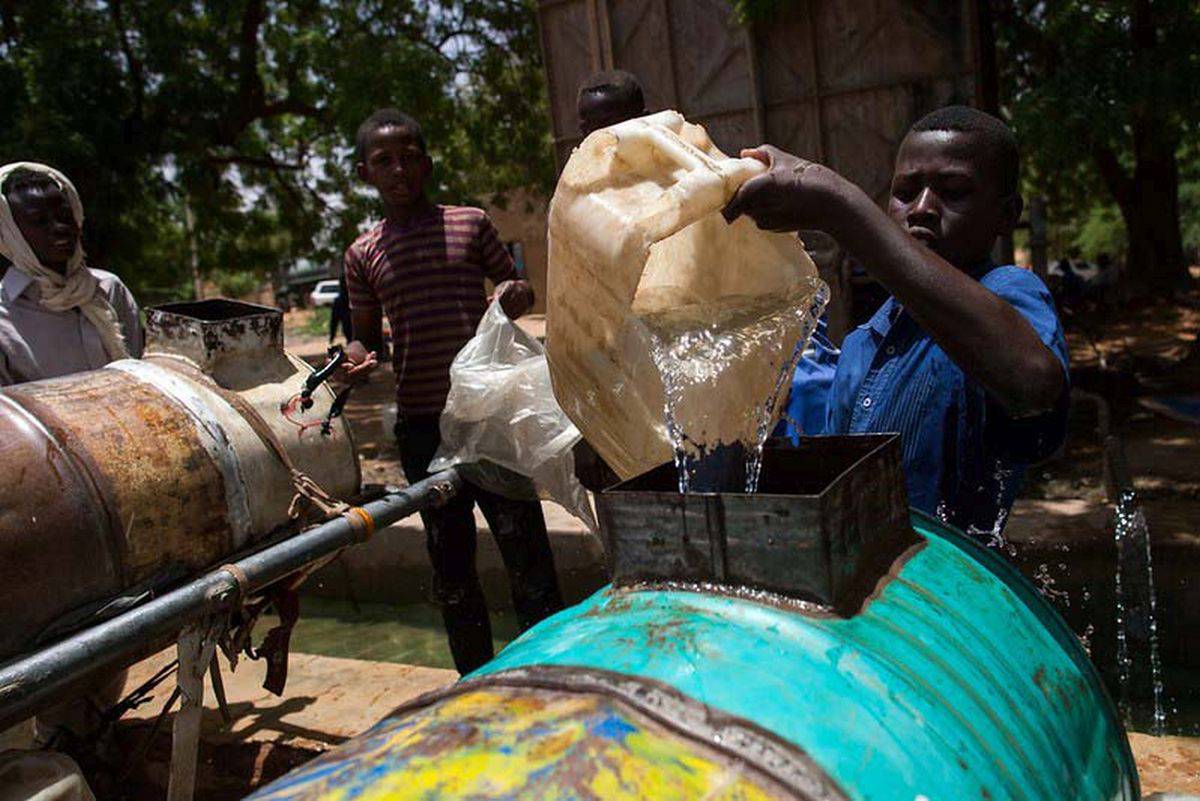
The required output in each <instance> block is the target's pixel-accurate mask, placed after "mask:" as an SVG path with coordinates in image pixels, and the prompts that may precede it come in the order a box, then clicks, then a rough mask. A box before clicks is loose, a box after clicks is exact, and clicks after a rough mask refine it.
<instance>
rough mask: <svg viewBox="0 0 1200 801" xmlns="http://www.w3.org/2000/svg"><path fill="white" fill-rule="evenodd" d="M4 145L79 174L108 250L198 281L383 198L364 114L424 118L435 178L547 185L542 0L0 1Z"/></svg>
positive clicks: (357, 214)
mask: <svg viewBox="0 0 1200 801" xmlns="http://www.w3.org/2000/svg"><path fill="white" fill-rule="evenodd" d="M0 96H3V97H4V98H5V101H6V102H5V113H4V115H3V117H2V118H0V162H6V161H11V160H16V159H25V160H39V161H46V162H49V163H51V164H54V165H56V166H58V167H60V168H61V169H63V170H64V171H65V172H66V173H67V174H68V175H70V176H71V178H72V180H74V181H75V182H76V184H77V185H78V187H79V189H80V192H81V194H82V196H83V198H84V204H85V212H86V213H87V216H88V220H87V226H86V245H87V248H88V251H89V254H90V255H91V257H92V260H93V262H94V263H96V264H98V265H103V266H108V267H110V268H111V269H114V270H115V271H117V272H119V273H120V274H122V275H123V276H124V277H125V278H126V279H127V280H129V282H130V283H131V284H132V285H133V286H134V287H135V288H142V289H145V290H146V291H150V290H152V289H153V290H156V291H158V292H173V291H175V290H177V289H184V291H186V289H185V288H186V286H187V285H188V280H189V279H188V275H189V271H188V267H187V265H188V264H189V252H190V251H189V242H188V237H187V233H186V230H185V227H184V222H183V221H184V215H183V209H184V202H185V199H186V202H187V204H188V205H190V207H191V209H192V211H193V213H194V220H195V225H194V233H195V242H196V246H197V250H198V252H199V255H200V261H201V268H202V271H203V272H204V273H206V274H210V273H214V272H216V271H222V274H228V275H232V274H236V273H240V272H254V273H258V274H269V273H272V272H274V271H276V270H277V269H279V268H281V267H283V266H286V265H287V264H290V263H292V262H293V261H294V260H296V259H297V258H299V257H301V256H310V257H313V258H316V259H323V260H327V259H330V258H335V257H336V255H337V254H339V253H340V252H341V251H342V250H343V249H344V247H345V245H346V244H347V243H348V242H349V240H350V239H351V238H352V237H353V236H354V235H355V233H356V232H357V230H358V227H359V225H360V224H361V222H362V221H363V220H364V219H366V218H368V217H370V216H372V215H377V214H378V210H377V209H376V207H375V205H374V201H373V199H372V198H371V197H370V196H369V195H368V194H366V193H365V192H363V191H362V189H361V187H359V186H358V185H357V184H356V182H355V179H354V175H353V164H352V163H351V162H352V155H351V148H352V144H353V136H354V132H355V130H356V128H357V126H358V124H359V123H360V122H361V121H362V119H363V118H365V117H366V116H367V115H368V114H370V112H371V111H373V110H374V109H376V108H378V107H381V106H386V105H395V106H399V107H401V108H403V109H404V110H405V111H407V112H408V113H410V114H412V115H413V116H415V117H417V119H419V120H420V121H421V122H422V124H423V125H424V127H425V129H426V134H427V138H428V141H429V144H430V149H431V152H432V154H433V156H434V158H435V162H436V173H435V186H433V187H431V189H432V194H433V195H434V196H435V197H436V198H439V199H443V200H453V201H456V202H471V201H475V202H478V201H480V200H483V199H487V198H488V197H489V196H490V195H492V194H494V193H497V192H502V191H504V190H507V189H511V188H515V187H518V186H531V187H534V188H536V189H540V190H544V191H548V190H549V188H550V187H552V185H553V180H554V163H553V156H552V151H551V145H550V134H549V114H548V112H547V110H546V107H545V103H546V101H545V91H544V87H543V79H542V68H541V60H540V48H539V46H538V39H537V23H536V16H535V13H534V4H533V0H435V2H423V1H422V0H344V1H341V2H335V0H290V1H289V0H191V1H190V2H182V3H181V2H176V1H175V0H64V2H60V3H19V4H18V3H3V4H0Z"/></svg>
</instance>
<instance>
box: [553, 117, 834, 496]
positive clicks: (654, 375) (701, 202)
mask: <svg viewBox="0 0 1200 801" xmlns="http://www.w3.org/2000/svg"><path fill="white" fill-rule="evenodd" d="M764 170H765V167H764V166H763V164H762V163H761V162H759V161H756V160H754V159H733V158H729V157H727V156H726V155H724V154H723V153H721V151H720V150H718V149H717V148H716V146H714V145H713V143H712V141H711V140H710V139H709V138H708V134H707V133H706V132H705V131H704V129H703V128H702V127H700V126H698V125H692V124H689V123H688V122H686V121H685V120H684V118H683V117H682V116H681V115H680V114H679V113H677V112H674V111H663V112H659V113H657V114H652V115H650V116H647V117H642V118H639V119H634V120H628V121H626V122H623V123H620V124H618V125H614V126H611V127H609V128H604V129H601V130H598V131H595V132H593V133H592V134H591V135H589V136H588V137H587V138H586V139H584V141H583V142H582V143H581V144H580V146H579V147H578V148H577V149H576V150H575V152H574V153H573V154H572V155H571V158H570V160H569V161H568V162H567V165H566V167H565V168H564V169H563V172H562V176H561V177H560V178H559V181H558V187H557V189H556V191H555V193H554V198H553V199H552V201H551V204H550V231H549V239H550V265H549V276H548V293H547V294H548V301H547V331H546V348H547V358H548V360H549V365H550V374H551V378H552V381H553V385H554V394H555V397H556V398H557V399H558V402H559V404H560V405H561V406H562V408H563V410H564V411H565V412H566V413H567V415H568V416H569V417H570V418H571V420H572V421H573V422H574V423H575V425H576V426H578V427H579V429H580V431H581V432H582V433H583V435H584V437H585V438H586V439H587V440H588V442H589V443H590V444H591V445H592V447H593V448H595V449H596V451H597V453H599V454H600V456H601V457H603V458H604V460H605V461H606V462H608V464H609V465H610V466H611V467H612V468H613V469H614V470H615V471H616V472H617V474H618V475H620V476H621V477H622V478H630V477H632V476H634V475H638V474H639V473H642V472H644V471H646V470H648V469H650V468H652V467H655V466H657V465H659V464H662V463H663V462H665V461H668V460H670V459H671V458H672V457H673V455H674V451H675V450H676V448H675V447H674V446H673V445H672V441H674V442H675V443H676V444H678V437H674V438H672V437H668V431H667V426H666V424H665V419H666V417H665V411H666V409H665V401H666V394H665V393H664V384H663V377H662V375H661V374H660V371H659V366H661V364H662V360H661V358H660V360H659V363H658V364H656V362H655V359H654V358H653V357H652V355H651V352H652V350H655V348H656V346H657V350H656V351H655V352H656V353H657V354H658V355H659V356H660V357H661V355H662V353H663V352H664V350H671V349H672V346H675V347H674V350H673V351H672V352H675V353H676V356H678V357H679V358H680V359H682V360H683V361H684V362H687V360H688V359H689V358H692V359H693V361H692V362H691V363H686V364H683V365H682V366H683V368H684V369H683V370H682V371H681V373H680V374H679V375H682V376H683V377H684V380H682V381H678V380H676V381H674V382H673V388H672V401H673V402H672V411H673V417H674V421H675V422H677V423H680V424H681V425H682V426H683V429H684V431H683V433H684V434H685V435H686V438H687V440H688V442H689V443H690V444H691V445H700V446H713V445H716V444H719V443H733V442H738V441H740V442H746V443H750V444H753V443H754V442H755V440H756V439H761V436H762V434H763V430H764V426H765V427H766V429H767V430H769V429H770V427H772V426H773V425H774V423H775V421H776V420H777V419H778V416H779V408H778V406H779V404H765V402H766V401H767V400H768V399H770V398H772V397H775V396H777V395H778V392H779V390H780V388H781V370H786V369H787V365H788V364H790V363H791V361H792V358H793V355H794V353H795V352H796V347H797V346H798V345H799V346H803V344H804V343H803V342H801V341H800V340H801V339H804V340H805V341H806V340H807V336H808V335H809V334H810V333H811V326H812V323H813V320H814V318H815V316H816V314H819V307H818V308H815V309H814V307H813V304H814V298H817V297H818V296H820V297H823V294H821V293H822V292H823V289H824V285H823V284H822V283H821V282H820V280H819V279H817V277H816V275H817V272H816V268H815V267H814V266H813V263H812V261H811V260H810V259H809V258H808V255H807V254H806V253H805V252H804V250H803V247H802V244H801V242H800V240H799V239H798V238H797V237H796V236H794V235H785V234H773V233H768V232H764V231H761V230H759V229H758V227H757V226H755V224H754V223H753V222H752V221H750V220H749V219H746V218H742V219H739V220H737V221H736V222H734V223H733V224H732V225H730V224H727V223H726V222H725V220H724V218H723V217H722V216H721V214H720V211H721V209H722V208H724V206H725V205H726V203H728V202H729V200H730V199H731V198H732V197H733V195H734V193H735V192H736V191H737V189H738V187H740V186H741V185H742V184H743V183H744V182H745V181H746V180H748V179H749V178H751V177H752V176H754V175H757V174H759V173H761V172H763V171H764ZM817 302H818V303H819V301H817ZM798 309H799V310H800V311H799V312H797V310H798ZM689 334H691V336H689ZM701 341H702V342H703V343H705V347H708V348H709V350H708V351H705V349H704V348H700V349H699V350H697V349H696V348H692V347H691V346H690V345H689V343H692V344H695V343H696V342H701ZM726 342H728V343H729V345H728V346H725V345H724V344H722V343H726ZM714 343H716V345H717V347H716V349H715V350H713V349H712V346H713V344H714ZM705 353H710V354H711V353H717V354H719V358H716V359H706V358H703V356H704V354H705ZM696 354H700V356H701V358H698V359H696V358H693V357H695V356H696ZM678 377H679V376H678V375H677V376H676V378H678ZM764 405H765V406H766V408H765V410H764ZM764 414H765V416H764Z"/></svg>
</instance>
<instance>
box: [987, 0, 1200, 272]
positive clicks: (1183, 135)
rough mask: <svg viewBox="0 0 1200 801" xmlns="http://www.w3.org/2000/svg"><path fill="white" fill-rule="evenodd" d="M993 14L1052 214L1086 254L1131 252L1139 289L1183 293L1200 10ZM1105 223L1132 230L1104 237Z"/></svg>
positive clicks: (1121, 4) (1081, 1)
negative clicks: (1104, 246) (1094, 248)
mask: <svg viewBox="0 0 1200 801" xmlns="http://www.w3.org/2000/svg"><path fill="white" fill-rule="evenodd" d="M989 5H990V7H991V9H992V14H993V17H994V20H995V23H996V40H997V51H998V53H997V55H998V58H997V63H998V65H999V70H1000V77H1001V97H1002V103H1004V104H1005V105H1006V107H1007V110H1008V111H1009V112H1010V114H1011V118H1012V123H1013V126H1014V128H1015V129H1016V131H1017V134H1018V136H1019V138H1020V140H1021V144H1022V150H1023V152H1024V155H1025V158H1026V166H1027V168H1028V169H1027V175H1028V177H1029V180H1028V181H1027V187H1028V189H1029V191H1031V192H1036V193H1039V194H1044V195H1047V196H1048V198H1049V201H1050V208H1051V212H1052V215H1053V216H1054V217H1055V218H1056V219H1057V221H1058V222H1059V224H1060V225H1063V224H1065V227H1066V228H1069V229H1070V230H1072V231H1073V232H1074V235H1075V237H1076V238H1077V239H1080V238H1081V239H1080V243H1082V244H1087V243H1094V242H1098V241H1100V240H1105V239H1106V240H1107V241H1108V243H1109V244H1118V245H1119V244H1120V243H1121V242H1122V241H1124V242H1127V243H1128V260H1129V273H1130V275H1131V276H1132V277H1134V278H1135V279H1137V280H1139V281H1140V282H1142V283H1144V284H1145V285H1147V286H1150V287H1154V288H1162V289H1167V288H1171V287H1173V286H1177V285H1178V284H1179V283H1180V282H1181V281H1182V280H1185V277H1186V262H1185V259H1184V253H1183V246H1182V243H1183V236H1182V231H1183V230H1188V231H1192V230H1194V227H1195V225H1196V223H1195V222H1192V220H1194V219H1195V218H1196V215H1197V213H1198V212H1197V210H1196V208H1195V207H1194V206H1193V205H1183V206H1181V201H1182V202H1183V203H1184V204H1190V203H1191V202H1192V201H1193V200H1194V198H1195V194H1196V188H1194V187H1191V186H1190V185H1189V182H1190V181H1194V180H1196V178H1197V177H1200V176H1196V175H1195V174H1194V173H1195V168H1194V162H1195V156H1196V154H1197V149H1196V145H1197V141H1198V140H1197V133H1198V129H1200V104H1198V103H1196V102H1195V96H1196V86H1197V85H1200V59H1197V58H1196V57H1195V42H1196V41H1197V38H1198V37H1200V4H1197V3H1195V2H1194V0H1098V1H1097V0H1056V2H1045V0H992V2H991V3H990V4H989ZM1181 217H1183V218H1184V219H1185V222H1186V224H1185V226H1184V227H1183V229H1181V226H1180V219H1181ZM1118 221H1119V223H1118ZM1105 224H1110V225H1111V224H1119V225H1121V226H1122V227H1123V228H1124V230H1123V231H1119V232H1117V233H1115V234H1113V235H1111V236H1108V237H1105V236H1103V235H1102V231H1101V230H1100V227H1101V226H1103V225H1105ZM1089 229H1090V230H1089ZM1192 241H1193V242H1195V240H1192Z"/></svg>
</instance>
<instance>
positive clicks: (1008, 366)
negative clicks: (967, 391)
mask: <svg viewBox="0 0 1200 801" xmlns="http://www.w3.org/2000/svg"><path fill="white" fill-rule="evenodd" d="M742 155H743V156H752V157H754V158H758V159H760V160H762V161H764V162H765V163H766V164H767V166H768V167H769V169H768V171H767V172H766V173H763V174H762V175H759V176H756V177H754V178H752V179H750V180H749V181H747V182H746V183H745V184H744V185H743V186H742V188H741V189H740V190H739V191H738V193H737V195H735V196H734V198H733V200H732V201H730V203H729V205H728V206H727V207H726V209H725V217H726V219H728V220H730V221H732V220H734V219H736V218H737V217H739V216H741V215H743V214H744V215H746V216H748V217H750V218H751V219H753V220H754V221H755V222H756V223H758V225H759V227H761V228H764V229H767V230H772V231H796V230H799V229H801V228H816V229H820V230H823V231H826V232H828V233H829V234H831V235H832V236H833V237H834V238H836V239H837V240H838V242H839V243H840V244H841V245H842V247H843V248H845V249H846V250H847V251H848V252H849V253H851V254H852V255H853V256H854V257H855V258H857V259H858V260H859V262H860V263H861V264H862V265H863V267H864V268H865V269H866V270H867V271H868V272H869V273H870V274H871V275H872V276H873V277H874V278H875V279H876V280H878V281H879V282H880V283H881V284H883V286H884V287H885V288H887V290H888V291H889V292H891V293H892V294H893V295H895V297H896V299H897V300H898V301H900V303H902V304H903V305H904V307H905V308H906V309H907V310H908V312H909V313H911V314H912V316H913V318H914V319H915V320H916V321H917V323H918V324H920V325H921V327H922V328H924V329H925V330H926V331H928V332H929V333H930V335H931V336H932V337H933V338H934V340H935V341H936V342H937V343H938V344H939V345H941V346H942V348H943V349H945V351H946V353H947V354H949V355H950V357H951V358H952V359H954V361H955V362H956V363H957V364H958V365H959V366H960V367H961V368H962V369H963V371H964V372H965V373H967V374H968V375H970V376H971V377H972V378H974V379H975V380H977V381H978V382H979V383H980V384H982V385H983V387H984V388H985V389H986V390H988V392H989V393H991V394H992V395H993V397H995V398H996V400H998V401H999V403H1000V404H1001V405H1002V406H1003V407H1004V409H1005V410H1006V411H1007V412H1008V413H1009V415H1011V416H1013V417H1029V416H1033V415H1037V414H1041V413H1043V412H1047V411H1049V410H1051V409H1052V408H1054V405H1055V403H1056V402H1057V401H1058V399H1059V397H1060V396H1061V394H1062V390H1063V382H1064V380H1065V379H1064V376H1063V368H1062V365H1061V364H1060V362H1059V361H1058V359H1056V358H1055V356H1054V355H1053V354H1052V353H1051V352H1050V349H1049V348H1047V347H1046V346H1045V345H1044V344H1043V343H1042V341H1041V339H1039V338H1038V335H1037V333H1036V332H1035V331H1034V329H1033V327H1032V326H1031V325H1030V324H1029V322H1028V321H1027V320H1026V319H1025V318H1024V317H1023V316H1021V314H1020V313H1019V312H1017V311H1016V309H1014V308H1013V307H1012V306H1011V305H1009V304H1008V303H1007V302H1005V301H1004V300H1002V299H1000V298H999V297H997V296H996V295H995V294H993V293H992V292H990V291H988V290H987V289H986V288H984V287H983V286H982V285H980V284H979V282H977V281H975V280H974V279H972V278H971V277H970V276H968V275H966V274H965V273H963V272H962V271H960V270H959V269H957V268H956V267H954V266H953V265H951V264H950V263H949V262H947V261H946V260H945V259H943V258H942V257H941V256H939V255H937V254H936V253H934V252H933V251H932V250H930V249H929V248H927V247H925V246H924V245H923V244H921V243H920V242H918V241H917V240H916V239H914V238H913V237H912V236H910V235H909V234H908V233H907V232H906V231H904V230H903V229H902V228H901V227H900V226H899V225H897V224H896V223H895V222H893V221H892V220H891V218H889V217H888V216H887V215H886V214H885V213H884V212H883V211H882V210H880V208H879V207H878V206H876V205H875V203H874V202H873V201H872V200H871V198H870V197H868V196H867V194H866V193H865V192H863V191H862V190H861V189H860V188H859V187H858V186H856V185H855V184H853V183H851V182H850V181H848V180H846V179H845V178H843V177H842V176H841V175H839V174H838V173H836V172H834V171H833V170H831V169H829V168H828V167H825V166H823V165H820V164H814V163H812V162H808V161H804V160H803V159H800V158H797V157H795V156H792V155H790V154H788V153H785V152H783V151H781V150H779V149H777V148H774V147H771V146H769V145H764V146H762V147H760V148H757V149H756V150H752V151H744V152H743V153H742Z"/></svg>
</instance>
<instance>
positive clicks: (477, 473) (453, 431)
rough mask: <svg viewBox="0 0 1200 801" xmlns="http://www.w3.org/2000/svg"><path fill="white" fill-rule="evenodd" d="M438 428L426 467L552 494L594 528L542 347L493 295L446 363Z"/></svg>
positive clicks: (526, 492)
mask: <svg viewBox="0 0 1200 801" xmlns="http://www.w3.org/2000/svg"><path fill="white" fill-rule="evenodd" d="M441 432H442V444H441V446H440V447H439V448H438V452H437V454H436V455H435V456H434V458H433V462H432V463H431V464H430V465H429V471H430V472H431V473H434V472H437V471H438V470H444V469H446V468H447V467H451V466H458V468H459V470H460V472H462V473H463V475H464V477H465V478H467V479H468V480H469V481H471V482H472V483H474V484H477V485H478V486H481V487H483V488H484V489H486V490H489V491H491V492H495V493H498V494H500V495H505V496H507V497H511V498H528V499H533V498H542V499H545V500H550V501H554V502H555V503H557V504H559V505H560V506H562V507H563V508H564V509H566V510H567V511H568V512H570V513H571V514H573V515H574V516H575V517H577V518H579V519H580V520H581V521H583V523H584V524H586V525H587V527H588V528H589V530H591V531H595V530H596V521H595V518H594V517H593V515H592V507H591V504H590V503H589V502H588V497H587V492H586V491H585V490H584V488H583V486H582V485H581V484H580V483H579V480H578V479H577V478H575V457H574V456H573V455H572V453H571V449H572V448H573V447H574V446H575V443H577V442H578V441H579V440H580V438H581V435H580V433H579V429H578V428H576V427H575V425H574V424H573V423H572V422H571V421H570V419H569V418H568V417H567V415H566V414H565V413H564V412H563V410H562V409H561V408H559V405H558V401H556V400H555V399H554V390H553V389H552V387H551V386H550V371H549V368H548V367H547V366H546V351H545V349H544V348H543V347H542V344H541V343H540V342H538V341H537V340H536V339H535V338H533V337H532V336H530V335H529V334H527V333H526V332H525V331H523V330H522V329H521V328H520V327H519V326H517V325H516V324H515V323H513V321H512V320H510V319H508V315H506V314H505V313H504V310H503V309H502V308H501V307H500V303H499V301H493V302H492V305H491V306H490V307H489V308H488V310H487V313H485V314H484V316H483V319H482V320H480V322H479V327H478V328H477V329H476V330H475V336H474V337H472V338H471V340H470V341H468V342H467V344H466V345H464V346H463V348H462V350H460V351H459V352H458V355H457V356H455V357H454V362H453V363H452V364H451V365H450V394H449V395H448V396H447V398H446V408H445V409H444V410H443V411H442V419H441ZM530 482H532V486H531V484H530Z"/></svg>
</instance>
